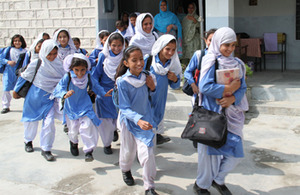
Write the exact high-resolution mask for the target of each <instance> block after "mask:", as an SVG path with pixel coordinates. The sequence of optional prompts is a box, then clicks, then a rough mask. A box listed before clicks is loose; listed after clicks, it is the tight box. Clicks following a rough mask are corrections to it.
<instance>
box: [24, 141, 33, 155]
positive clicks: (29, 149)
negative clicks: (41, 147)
mask: <svg viewBox="0 0 300 195" xmlns="http://www.w3.org/2000/svg"><path fill="white" fill-rule="evenodd" d="M25 151H26V152H33V151H34V150H33V147H32V141H30V142H28V143H27V144H26V143H25Z"/></svg>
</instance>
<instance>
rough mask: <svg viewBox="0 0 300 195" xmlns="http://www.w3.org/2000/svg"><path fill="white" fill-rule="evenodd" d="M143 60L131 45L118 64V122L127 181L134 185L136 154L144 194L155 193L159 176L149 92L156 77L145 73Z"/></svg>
mask: <svg viewBox="0 0 300 195" xmlns="http://www.w3.org/2000/svg"><path fill="white" fill-rule="evenodd" d="M143 67H144V61H143V54H142V51H141V49H140V48H138V47H136V46H129V47H128V48H127V49H126V51H125V52H124V57H123V59H122V61H121V64H120V65H119V67H118V73H117V75H116V78H118V79H117V87H118V94H119V108H120V114H119V121H118V126H119V129H120V131H121V147H120V159H119V164H120V168H121V171H122V176H123V180H124V182H125V183H126V184H127V185H128V186H132V185H134V179H133V177H132V174H131V166H132V164H133V162H134V160H135V156H136V153H137V155H138V159H139V162H140V164H141V166H142V167H143V181H144V188H145V190H146V191H145V194H146V195H147V194H157V193H156V192H155V190H154V189H155V185H154V179H155V176H156V164H155V155H154V153H153V146H154V143H153V142H154V140H155V131H154V130H153V120H152V118H153V116H152V112H151V102H150V100H149V94H150V95H151V96H152V95H153V93H155V87H156V80H155V76H154V75H152V74H151V76H148V75H146V74H145V72H143Z"/></svg>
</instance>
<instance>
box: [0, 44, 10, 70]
mask: <svg viewBox="0 0 300 195" xmlns="http://www.w3.org/2000/svg"><path fill="white" fill-rule="evenodd" d="M6 48H9V50H10V48H11V47H3V48H0V58H3V59H7V58H8V56H9V52H7V53H6V56H3V55H4V51H5V49H6ZM5 67H6V65H5V64H0V73H2V74H3V72H4V70H5Z"/></svg>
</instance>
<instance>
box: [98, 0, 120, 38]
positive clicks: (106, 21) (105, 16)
mask: <svg viewBox="0 0 300 195" xmlns="http://www.w3.org/2000/svg"><path fill="white" fill-rule="evenodd" d="M96 7H97V10H98V12H97V16H96V18H97V21H96V29H97V33H96V34H98V32H99V31H100V30H108V31H110V32H112V31H115V30H116V27H115V23H116V21H117V19H118V0H114V10H113V12H108V13H105V10H104V0H97V5H96ZM95 37H96V35H95Z"/></svg>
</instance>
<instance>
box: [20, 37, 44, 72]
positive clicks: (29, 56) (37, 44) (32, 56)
mask: <svg viewBox="0 0 300 195" xmlns="http://www.w3.org/2000/svg"><path fill="white" fill-rule="evenodd" d="M43 42H44V39H40V40H38V39H36V40H34V42H33V43H32V45H31V46H30V48H29V50H28V51H27V52H26V55H25V58H24V61H23V65H22V67H25V66H27V65H28V64H29V63H30V62H32V61H34V60H36V59H39V52H40V50H41V47H42V44H43Z"/></svg>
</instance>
